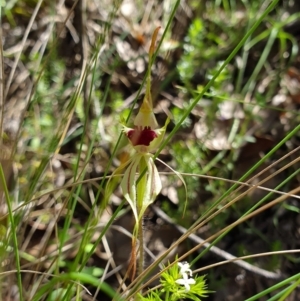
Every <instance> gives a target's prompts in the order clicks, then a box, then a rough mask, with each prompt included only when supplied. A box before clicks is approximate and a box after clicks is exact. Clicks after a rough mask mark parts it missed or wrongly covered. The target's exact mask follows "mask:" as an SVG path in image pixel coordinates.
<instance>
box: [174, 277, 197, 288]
mask: <svg viewBox="0 0 300 301" xmlns="http://www.w3.org/2000/svg"><path fill="white" fill-rule="evenodd" d="M182 277H183V278H182V279H177V280H175V282H176V283H178V284H180V285H184V286H185V291H186V292H188V291H189V290H190V289H191V287H190V284H195V283H196V281H195V280H194V279H193V278H188V275H187V274H186V273H183V274H182Z"/></svg>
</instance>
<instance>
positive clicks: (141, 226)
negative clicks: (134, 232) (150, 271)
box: [138, 216, 145, 276]
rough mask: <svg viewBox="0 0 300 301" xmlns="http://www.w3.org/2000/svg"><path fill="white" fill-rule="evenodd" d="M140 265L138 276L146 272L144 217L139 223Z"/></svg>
mask: <svg viewBox="0 0 300 301" xmlns="http://www.w3.org/2000/svg"><path fill="white" fill-rule="evenodd" d="M138 235H139V263H138V276H139V275H141V274H142V273H143V271H144V252H145V251H144V216H143V217H142V218H141V219H140V221H139V234H138Z"/></svg>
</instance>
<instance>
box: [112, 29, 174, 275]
mask: <svg viewBox="0 0 300 301" xmlns="http://www.w3.org/2000/svg"><path fill="white" fill-rule="evenodd" d="M158 30H159V28H157V29H156V30H155V31H154V34H153V36H152V42H151V46H150V49H149V67H148V75H147V85H146V93H145V97H144V99H143V103H142V105H141V107H140V110H139V112H138V114H137V116H136V117H135V119H134V126H133V128H129V127H127V126H126V125H122V126H123V133H124V134H125V135H126V136H127V138H128V140H129V142H130V144H131V146H132V147H133V148H134V150H135V153H134V154H133V155H132V156H131V158H130V159H129V160H128V161H127V162H125V163H123V164H122V165H121V166H120V167H119V168H117V169H116V170H115V172H114V173H113V176H114V175H120V174H121V172H122V170H124V169H125V168H126V170H125V173H124V176H123V178H122V181H121V188H122V191H123V195H124V197H125V199H126V200H127V202H128V203H129V204H130V206H131V209H132V211H133V214H134V217H135V221H136V223H135V227H134V232H133V239H132V255H131V260H130V264H131V268H133V272H132V275H133V276H134V274H135V269H136V267H135V259H136V258H135V256H136V241H137V238H138V237H139V240H140V258H142V257H143V254H142V253H143V245H142V244H143V243H142V241H143V238H142V236H143V233H142V220H143V215H144V213H145V211H146V209H147V207H148V206H149V205H150V204H152V203H153V202H154V200H155V199H156V197H157V195H158V194H159V193H160V191H161V188H162V184H161V180H160V176H159V173H158V171H157V168H156V166H155V164H154V159H153V154H152V153H153V152H154V151H155V150H156V149H157V148H158V147H159V145H160V144H161V142H162V141H163V138H164V135H165V132H166V128H167V125H168V123H169V118H167V120H166V122H165V125H164V126H163V127H162V128H160V129H158V128H157V127H158V124H157V121H156V118H155V115H154V113H153V105H152V97H151V73H150V70H151V63H152V55H153V53H154V47H155V41H156V37H157V33H158ZM107 187H108V185H107ZM142 259H143V258H142ZM140 260H141V259H140ZM141 261H142V260H141ZM142 265H143V264H142V263H140V264H139V272H142V269H143V267H142Z"/></svg>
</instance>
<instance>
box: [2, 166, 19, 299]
mask: <svg viewBox="0 0 300 301" xmlns="http://www.w3.org/2000/svg"><path fill="white" fill-rule="evenodd" d="M0 183H1V186H2V187H3V190H4V196H5V200H6V204H7V209H8V219H9V222H10V229H11V235H12V241H13V246H14V252H15V260H16V262H15V264H16V269H17V282H18V288H19V298H20V299H19V300H21V301H22V300H23V287H22V277H21V265H20V254H19V245H18V238H17V227H16V224H15V218H14V215H13V210H12V202H11V199H10V196H9V192H8V189H7V185H6V180H5V175H4V171H3V168H2V164H1V163H0Z"/></svg>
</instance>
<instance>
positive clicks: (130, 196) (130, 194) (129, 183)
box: [121, 155, 141, 222]
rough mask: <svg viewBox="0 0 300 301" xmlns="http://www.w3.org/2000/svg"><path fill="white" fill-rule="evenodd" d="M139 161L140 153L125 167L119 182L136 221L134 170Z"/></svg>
mask: <svg viewBox="0 0 300 301" xmlns="http://www.w3.org/2000/svg"><path fill="white" fill-rule="evenodd" d="M140 161H141V155H136V158H134V159H132V162H131V163H130V165H129V166H128V167H127V169H126V171H125V174H124V177H123V179H122V182H121V188H122V191H123V194H124V197H125V199H126V200H127V202H128V203H129V204H130V206H131V208H132V211H133V214H134V217H135V219H136V222H138V214H137V206H136V180H135V179H136V172H137V168H138V165H139V163H140Z"/></svg>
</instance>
